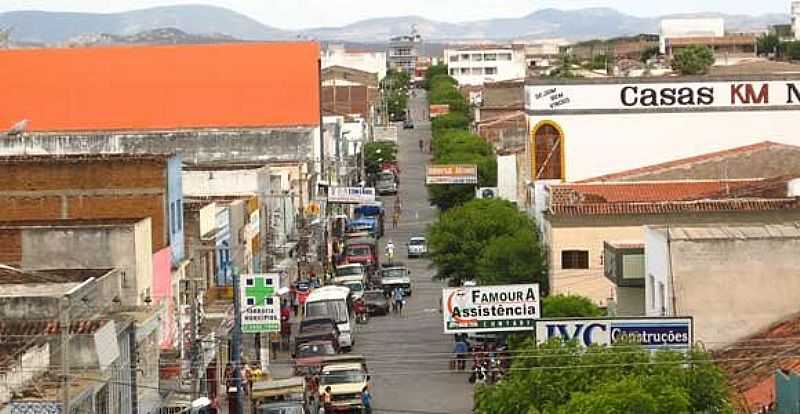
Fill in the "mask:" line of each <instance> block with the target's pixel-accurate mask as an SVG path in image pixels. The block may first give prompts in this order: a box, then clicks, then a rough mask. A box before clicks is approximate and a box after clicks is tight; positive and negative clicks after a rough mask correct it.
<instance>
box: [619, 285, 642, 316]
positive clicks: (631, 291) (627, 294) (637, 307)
mask: <svg viewBox="0 0 800 414" xmlns="http://www.w3.org/2000/svg"><path fill="white" fill-rule="evenodd" d="M644 295H645V289H644V288H635V287H619V286H618V287H617V296H616V299H617V315H618V316H644V315H645V304H644Z"/></svg>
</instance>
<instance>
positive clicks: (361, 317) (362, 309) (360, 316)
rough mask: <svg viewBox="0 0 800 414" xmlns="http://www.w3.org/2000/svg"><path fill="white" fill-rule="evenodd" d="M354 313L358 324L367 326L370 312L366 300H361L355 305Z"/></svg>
mask: <svg viewBox="0 0 800 414" xmlns="http://www.w3.org/2000/svg"><path fill="white" fill-rule="evenodd" d="M353 312H354V313H355V314H356V323H360V324H365V323H367V322H369V312H367V304H366V303H364V299H359V300H357V301H355V302H354V303H353Z"/></svg>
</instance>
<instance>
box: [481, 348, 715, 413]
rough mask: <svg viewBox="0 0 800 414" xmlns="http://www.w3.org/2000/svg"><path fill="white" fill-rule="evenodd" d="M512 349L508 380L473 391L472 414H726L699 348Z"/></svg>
mask: <svg viewBox="0 0 800 414" xmlns="http://www.w3.org/2000/svg"><path fill="white" fill-rule="evenodd" d="M514 351H515V353H514V355H515V357H514V358H513V361H512V370H511V371H510V373H509V374H508V375H507V376H506V378H504V380H503V381H502V382H500V383H498V384H497V385H495V386H489V387H480V388H478V389H477V390H476V393H475V412H476V413H479V414H484V413H486V414H488V413H497V414H506V413H507V414H512V413H525V412H528V413H547V414H550V413H558V414H567V413H570V414H571V413H579V414H583V413H592V414H594V413H600V414H606V413H608V414H612V413H637V414H638V413H643V414H651V413H652V414H662V413H663V414H668V413H669V414H671V413H698V412H707V413H729V412H731V406H730V401H729V397H728V392H727V388H726V384H725V381H724V376H723V374H722V371H721V370H720V369H719V368H718V367H717V366H716V365H714V363H713V362H712V361H711V357H710V354H709V353H708V352H705V351H702V350H700V349H695V350H692V351H690V352H687V353H681V352H677V351H672V350H664V351H659V352H655V353H652V352H650V351H648V350H646V349H644V348H642V347H639V346H635V345H626V346H620V347H599V346H593V347H590V348H581V347H580V346H579V345H577V344H576V343H574V342H571V343H563V342H562V341H559V340H553V341H550V342H548V343H546V344H542V345H537V344H536V343H535V340H534V339H532V338H529V339H528V340H526V341H525V342H523V343H522V344H521V345H519V346H518V347H516V348H514ZM701 375H702V377H701ZM704 378H708V381H703V379H704Z"/></svg>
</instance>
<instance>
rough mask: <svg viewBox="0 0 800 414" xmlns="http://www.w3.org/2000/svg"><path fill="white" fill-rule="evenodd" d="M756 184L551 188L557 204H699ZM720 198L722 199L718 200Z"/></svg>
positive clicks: (675, 183)
mask: <svg viewBox="0 0 800 414" xmlns="http://www.w3.org/2000/svg"><path fill="white" fill-rule="evenodd" d="M753 181H754V180H699V181H644V182H619V183H597V184H583V183H580V184H563V185H557V186H553V187H551V188H550V194H551V197H552V198H551V200H552V201H551V202H552V203H553V204H596V203H631V202H656V201H681V200H697V199H699V198H703V196H704V195H707V194H722V193H724V192H726V191H731V190H735V189H737V188H740V187H745V186H747V185H750V184H752V183H753ZM718 198H719V197H718Z"/></svg>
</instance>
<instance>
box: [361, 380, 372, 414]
mask: <svg viewBox="0 0 800 414" xmlns="http://www.w3.org/2000/svg"><path fill="white" fill-rule="evenodd" d="M361 404H363V405H364V413H365V414H372V394H371V393H370V392H369V385H365V386H364V388H363V389H362V390H361Z"/></svg>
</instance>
